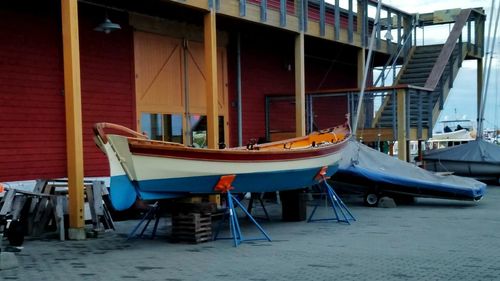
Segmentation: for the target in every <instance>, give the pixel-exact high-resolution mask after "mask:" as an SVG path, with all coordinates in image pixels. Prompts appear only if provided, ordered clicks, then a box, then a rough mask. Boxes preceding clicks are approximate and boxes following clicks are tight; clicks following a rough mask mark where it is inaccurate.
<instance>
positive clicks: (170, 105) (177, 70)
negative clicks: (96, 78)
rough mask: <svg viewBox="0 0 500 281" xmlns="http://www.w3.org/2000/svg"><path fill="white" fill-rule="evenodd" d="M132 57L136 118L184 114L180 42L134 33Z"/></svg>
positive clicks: (148, 34) (163, 37) (143, 33)
mask: <svg viewBox="0 0 500 281" xmlns="http://www.w3.org/2000/svg"><path fill="white" fill-rule="evenodd" d="M134 53H135V56H134V57H135V78H136V81H135V85H136V103H137V113H138V115H139V114H140V112H142V111H146V112H158V113H160V112H182V111H184V94H183V84H182V80H181V79H180V77H182V72H183V69H182V41H181V40H180V39H175V38H170V37H166V36H159V35H156V34H153V33H146V32H139V31H136V32H134ZM138 118H139V117H138Z"/></svg>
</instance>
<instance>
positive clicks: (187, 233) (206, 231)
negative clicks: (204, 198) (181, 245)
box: [172, 213, 212, 243]
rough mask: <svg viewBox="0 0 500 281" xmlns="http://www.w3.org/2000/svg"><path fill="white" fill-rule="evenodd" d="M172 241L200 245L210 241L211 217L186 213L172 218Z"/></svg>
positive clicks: (207, 214)
mask: <svg viewBox="0 0 500 281" xmlns="http://www.w3.org/2000/svg"><path fill="white" fill-rule="evenodd" d="M172 238H173V240H174V241H182V242H190V243H201V242H206V241H212V215H211V214H210V213H205V214H203V213H186V214H175V215H173V216H172Z"/></svg>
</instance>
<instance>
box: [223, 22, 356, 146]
mask: <svg viewBox="0 0 500 281" xmlns="http://www.w3.org/2000/svg"><path fill="white" fill-rule="evenodd" d="M235 45H236V44H232V45H231V46H230V48H229V53H228V55H229V60H228V62H229V66H228V69H229V91H230V92H229V98H230V104H232V105H233V106H231V107H230V118H231V122H230V130H231V141H230V145H231V146H235V145H237V137H238V134H237V115H236V114H237V113H236V112H237V109H236V75H235V72H236V58H235V56H236V51H235V49H234V48H235ZM241 46H242V49H241V65H242V66H241V67H242V108H243V144H246V143H247V142H248V141H249V140H250V139H252V138H255V139H258V138H261V137H264V136H265V96H266V95H293V94H294V92H295V74H294V69H293V68H294V37H293V36H291V35H279V34H277V33H272V32H269V33H266V32H263V31H261V32H259V33H258V34H254V35H252V34H250V33H248V34H245V35H242V42H241ZM305 51H306V66H305V67H306V92H314V91H318V90H326V89H339V88H352V87H356V79H357V78H356V77H357V72H356V67H357V66H356V51H355V49H352V50H351V49H350V48H348V47H346V46H345V45H339V44H330V43H327V42H326V41H324V40H311V39H310V38H308V39H306V49H305ZM289 66H290V67H289ZM331 110H332V111H335V114H340V115H341V116H344V114H345V113H346V112H347V110H346V106H345V104H338V105H333V107H332V108H331ZM288 114H289V116H290V117H289V118H294V114H295V113H294V112H288ZM335 120H337V118H335ZM275 121H276V120H275ZM289 121H290V120H288V121H286V122H285V121H283V126H289V124H290V122H289ZM341 122H343V118H342V120H341ZM341 122H337V123H335V124H331V125H329V126H334V125H337V124H338V123H341Z"/></svg>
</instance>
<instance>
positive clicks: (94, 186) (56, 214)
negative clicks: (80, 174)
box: [0, 180, 114, 240]
mask: <svg viewBox="0 0 500 281" xmlns="http://www.w3.org/2000/svg"><path fill="white" fill-rule="evenodd" d="M84 186H85V195H86V198H85V199H86V204H88V206H89V209H90V215H91V222H92V225H93V230H94V231H102V230H108V229H114V223H113V219H112V218H111V215H110V213H109V211H108V209H107V207H106V205H105V204H104V202H103V199H102V196H103V195H105V194H106V193H107V189H106V186H105V185H104V183H103V182H102V181H92V182H85V185H84ZM67 205H68V199H67V182H66V181H61V180H53V181H51V180H38V181H37V183H36V185H35V188H34V190H33V191H32V192H30V191H23V190H16V189H14V188H9V189H7V191H6V193H5V196H4V197H3V198H2V199H1V200H0V218H7V217H11V219H12V221H17V220H22V221H23V224H25V225H26V229H25V231H24V232H25V234H27V235H29V236H34V237H37V236H42V235H44V234H47V233H50V232H53V231H56V233H57V234H58V235H59V238H60V239H61V240H64V239H65V230H66V228H67V225H65V223H64V216H65V215H66V214H67V209H68V207H67Z"/></svg>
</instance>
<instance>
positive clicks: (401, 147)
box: [396, 89, 407, 161]
mask: <svg viewBox="0 0 500 281" xmlns="http://www.w3.org/2000/svg"><path fill="white" fill-rule="evenodd" d="M396 99H397V102H398V109H397V112H398V113H397V115H398V118H397V123H398V158H399V159H400V160H403V161H407V157H406V154H407V152H406V151H407V146H406V90H404V89H400V90H398V92H397V97H396Z"/></svg>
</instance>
